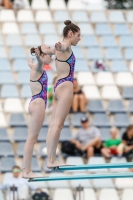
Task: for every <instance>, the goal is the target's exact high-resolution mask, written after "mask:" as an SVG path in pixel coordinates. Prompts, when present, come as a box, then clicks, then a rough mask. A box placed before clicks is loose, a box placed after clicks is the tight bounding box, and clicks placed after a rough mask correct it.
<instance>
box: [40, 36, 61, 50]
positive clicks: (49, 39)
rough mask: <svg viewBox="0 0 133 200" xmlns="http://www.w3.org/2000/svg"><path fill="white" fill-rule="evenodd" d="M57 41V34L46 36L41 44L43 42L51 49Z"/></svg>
mask: <svg viewBox="0 0 133 200" xmlns="http://www.w3.org/2000/svg"><path fill="white" fill-rule="evenodd" d="M58 40H59V38H58V35H57V34H47V35H45V36H44V41H43V42H44V44H46V45H48V46H52V47H53V46H54V45H55V43H56V42H57V41H58Z"/></svg>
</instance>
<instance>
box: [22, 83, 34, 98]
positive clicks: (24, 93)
mask: <svg viewBox="0 0 133 200" xmlns="http://www.w3.org/2000/svg"><path fill="white" fill-rule="evenodd" d="M31 96H32V94H31V89H30V86H29V85H23V86H22V89H21V97H22V98H30V97H31Z"/></svg>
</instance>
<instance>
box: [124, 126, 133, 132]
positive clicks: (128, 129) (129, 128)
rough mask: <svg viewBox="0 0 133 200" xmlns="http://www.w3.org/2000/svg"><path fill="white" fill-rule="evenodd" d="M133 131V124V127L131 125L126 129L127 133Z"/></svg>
mask: <svg viewBox="0 0 133 200" xmlns="http://www.w3.org/2000/svg"><path fill="white" fill-rule="evenodd" d="M131 129H133V124H132V125H129V126H128V127H127V129H126V133H128V131H130V130H131Z"/></svg>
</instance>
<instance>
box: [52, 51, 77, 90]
mask: <svg viewBox="0 0 133 200" xmlns="http://www.w3.org/2000/svg"><path fill="white" fill-rule="evenodd" d="M55 60H57V61H59V62H66V63H68V65H69V66H70V71H69V74H68V76H66V77H64V78H61V79H59V80H57V82H56V84H55V86H54V91H55V90H56V88H57V86H58V85H60V84H61V83H63V82H65V81H71V82H72V83H73V81H74V66H75V61H76V58H75V56H74V54H73V52H72V54H71V56H70V57H69V58H68V59H67V60H65V61H63V60H58V59H57V58H56V59H55Z"/></svg>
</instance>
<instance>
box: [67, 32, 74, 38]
mask: <svg viewBox="0 0 133 200" xmlns="http://www.w3.org/2000/svg"><path fill="white" fill-rule="evenodd" d="M68 36H69V37H70V38H71V37H72V36H73V32H72V31H71V30H70V31H69V32H68Z"/></svg>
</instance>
